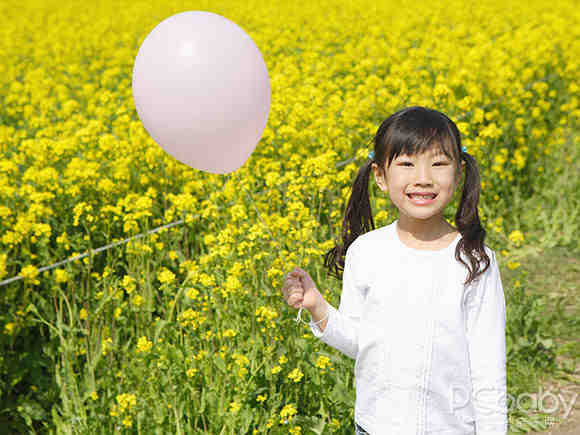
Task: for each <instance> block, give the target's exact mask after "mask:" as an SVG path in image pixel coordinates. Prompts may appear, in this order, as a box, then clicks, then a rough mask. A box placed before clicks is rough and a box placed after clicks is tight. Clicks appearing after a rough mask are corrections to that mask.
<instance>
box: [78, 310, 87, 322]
mask: <svg viewBox="0 0 580 435" xmlns="http://www.w3.org/2000/svg"><path fill="white" fill-rule="evenodd" d="M87 317H88V316H87V310H85V309H84V308H81V310H80V311H79V319H81V320H85V319H86V318H87Z"/></svg>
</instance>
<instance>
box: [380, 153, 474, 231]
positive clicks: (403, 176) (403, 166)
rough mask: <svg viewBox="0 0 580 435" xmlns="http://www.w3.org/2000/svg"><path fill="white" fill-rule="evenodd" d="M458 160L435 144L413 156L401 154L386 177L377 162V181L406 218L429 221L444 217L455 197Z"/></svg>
mask: <svg viewBox="0 0 580 435" xmlns="http://www.w3.org/2000/svg"><path fill="white" fill-rule="evenodd" d="M464 167H465V162H464V161H461V171H458V168H457V165H456V163H455V162H454V161H453V160H452V159H450V158H449V157H447V156H446V155H445V154H443V153H442V152H441V151H439V148H438V147H431V148H430V149H429V150H428V151H426V152H424V153H422V154H417V155H413V156H409V155H404V154H401V155H399V156H397V157H396V158H395V159H393V161H392V163H391V166H390V167H388V168H386V180H385V179H384V178H383V177H382V176H381V175H380V173H379V171H378V166H377V165H376V164H373V170H374V173H375V181H376V183H377V185H378V186H379V187H380V189H381V190H382V191H383V192H388V193H389V196H390V198H391V201H392V202H393V204H395V206H396V207H397V209H398V210H399V216H400V217H401V218H402V219H405V220H407V219H409V220H411V221H416V220H420V221H426V220H432V219H434V220H435V221H437V220H438V219H443V212H444V210H445V207H446V206H447V204H449V202H451V200H452V199H453V193H454V192H455V189H456V187H457V185H458V184H459V181H460V179H461V173H462V171H463V168H464ZM416 193H425V194H435V195H436V196H435V198H434V199H431V198H428V199H424V198H423V197H419V196H414V195H412V194H416Z"/></svg>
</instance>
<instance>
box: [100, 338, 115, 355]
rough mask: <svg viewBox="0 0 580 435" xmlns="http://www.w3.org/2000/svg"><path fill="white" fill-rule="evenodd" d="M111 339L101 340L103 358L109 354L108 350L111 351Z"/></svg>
mask: <svg viewBox="0 0 580 435" xmlns="http://www.w3.org/2000/svg"><path fill="white" fill-rule="evenodd" d="M112 343H113V339H112V338H111V337H108V338H105V339H104V340H103V344H102V351H103V356H106V355H107V353H108V352H109V350H111V349H112V347H113V345H112Z"/></svg>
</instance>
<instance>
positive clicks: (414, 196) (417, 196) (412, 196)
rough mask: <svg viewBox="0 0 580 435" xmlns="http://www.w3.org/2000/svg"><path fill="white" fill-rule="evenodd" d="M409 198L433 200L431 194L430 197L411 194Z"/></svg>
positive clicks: (433, 196)
mask: <svg viewBox="0 0 580 435" xmlns="http://www.w3.org/2000/svg"><path fill="white" fill-rule="evenodd" d="M411 198H422V199H433V198H435V195H433V194H431V195H417V194H412V195H411Z"/></svg>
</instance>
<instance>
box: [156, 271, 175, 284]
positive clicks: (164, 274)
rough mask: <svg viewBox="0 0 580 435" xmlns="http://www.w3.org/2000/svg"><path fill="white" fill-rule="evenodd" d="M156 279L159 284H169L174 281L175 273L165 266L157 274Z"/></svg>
mask: <svg viewBox="0 0 580 435" xmlns="http://www.w3.org/2000/svg"><path fill="white" fill-rule="evenodd" d="M157 279H158V280H159V282H160V283H161V284H171V283H172V282H173V281H175V275H174V274H173V272H172V271H170V270H169V269H167V268H166V267H162V268H161V271H160V272H159V273H158V274H157Z"/></svg>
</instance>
